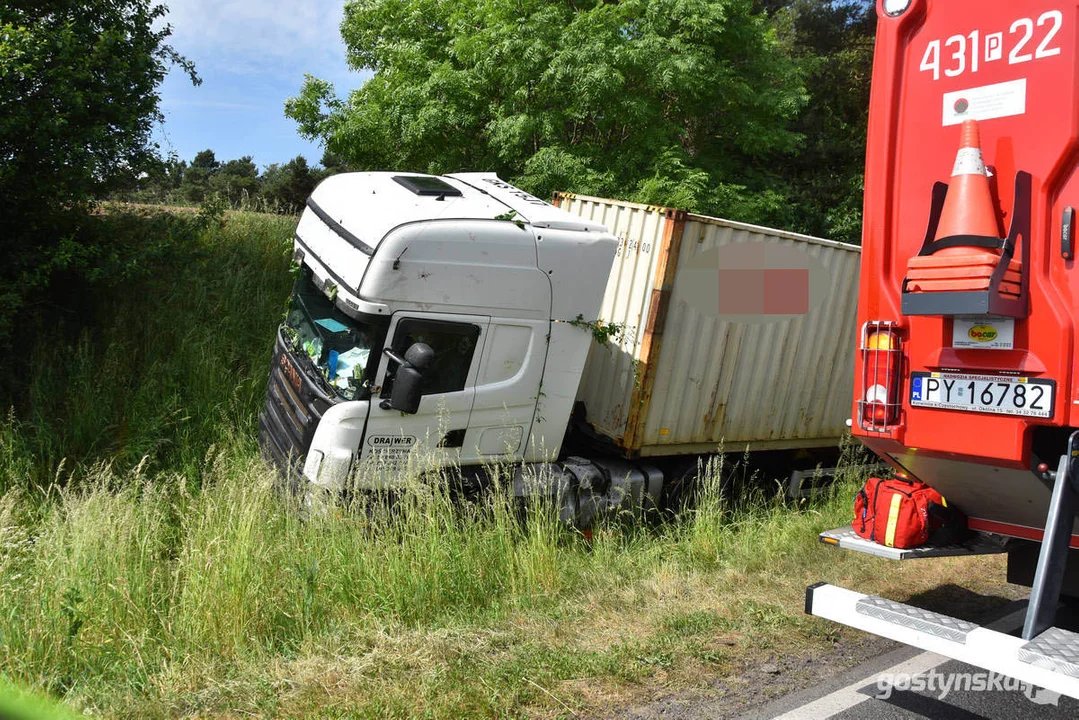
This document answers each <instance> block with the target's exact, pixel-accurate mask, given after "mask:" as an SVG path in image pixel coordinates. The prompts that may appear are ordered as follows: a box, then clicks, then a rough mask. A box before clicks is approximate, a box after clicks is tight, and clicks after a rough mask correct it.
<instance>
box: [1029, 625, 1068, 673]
mask: <svg viewBox="0 0 1079 720" xmlns="http://www.w3.org/2000/svg"><path fill="white" fill-rule="evenodd" d="M1019 659H1020V660H1022V661H1023V662H1025V663H1030V664H1031V665H1034V666H1035V667H1040V668H1044V669H1045V670H1052V671H1053V672H1057V673H1062V674H1064V675H1070V676H1071V677H1073V678H1079V633H1073V632H1071V631H1069V630H1064V629H1062V628H1057V627H1052V628H1049V629H1048V630H1046V631H1045V632H1043V633H1042V634H1041V635H1039V636H1038V637H1036V638H1034V639H1033V640H1031V641H1030V642H1028V643H1027V644H1026V645H1024V646H1023V647H1021V648H1019Z"/></svg>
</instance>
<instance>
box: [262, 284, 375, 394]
mask: <svg viewBox="0 0 1079 720" xmlns="http://www.w3.org/2000/svg"><path fill="white" fill-rule="evenodd" d="M385 333H386V328H385V327H384V326H383V325H381V324H378V323H373V322H364V321H360V320H356V319H355V318H352V317H349V316H348V315H346V314H345V313H343V312H342V311H341V310H340V309H339V308H338V307H337V306H336V305H335V303H334V302H333V301H331V300H330V299H329V298H328V297H326V295H325V293H323V292H322V291H321V290H319V289H318V288H317V287H316V286H315V283H314V282H313V281H312V280H311V272H310V270H308V269H306V268H304V270H303V271H302V272H301V275H300V277H299V278H298V279H297V280H296V286H295V288H293V291H292V301H291V302H290V303H289V310H288V315H287V316H286V318H285V324H284V328H283V334H284V336H285V338H286V340H287V341H288V342H289V343H290V344H291V345H292V351H293V352H294V353H296V354H297V355H302V356H305V357H306V358H307V359H309V360H310V361H311V363H312V364H313V365H314V366H315V368H316V369H317V370H318V372H319V374H320V375H321V376H322V377H323V379H324V380H325V381H326V384H327V385H329V386H330V388H332V389H333V391H334V392H336V393H337V395H339V396H340V397H342V398H344V399H345V400H363V399H365V398H367V397H369V396H370V391H369V390H368V389H367V387H366V381H367V380H368V378H369V375H368V371H369V367H368V366H369V365H374V364H375V363H377V362H378V356H379V354H380V353H381V352H382V342H383V340H384V339H385ZM372 360H373V361H374V362H372Z"/></svg>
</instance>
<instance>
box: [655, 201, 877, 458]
mask: <svg viewBox="0 0 1079 720" xmlns="http://www.w3.org/2000/svg"><path fill="white" fill-rule="evenodd" d="M761 243H763V244H769V245H772V246H779V247H784V248H787V249H788V250H789V251H797V252H802V253H805V254H806V255H808V256H809V258H810V260H809V264H810V265H811V266H813V267H814V268H815V269H814V270H813V272H815V273H817V274H818V275H820V276H822V277H823V278H826V283H827V284H826V285H825V286H824V287H823V289H822V290H821V292H819V293H817V294H816V296H815V297H814V298H813V302H812V303H811V304H810V305H809V308H808V312H806V313H805V314H802V315H796V316H793V317H790V316H784V319H778V320H771V321H769V320H768V318H766V317H762V318H761V319H760V320H759V321H752V322H740V321H731V320H726V319H724V318H723V316H719V315H710V314H706V313H702V312H700V310H699V309H698V308H697V307H695V306H694V305H693V304H691V303H687V302H685V299H684V292H683V290H684V287H683V286H681V285H680V284H679V278H680V277H685V276H686V273H685V270H686V268H688V267H693V266H694V261H695V258H697V257H698V256H700V255H701V254H702V253H707V252H709V251H712V250H716V249H717V248H729V247H730V246H734V245H738V244H749V245H752V244H761ZM860 258H861V253H860V248H858V247H857V246H854V245H847V244H844V243H837V242H833V241H828V240H822V239H820V238H813V237H809V236H805V235H797V234H795V233H788V232H783V231H779V230H771V229H768V228H762V227H758V226H754V225H746V224H742V223H734V222H730V221H726V220H720V219H717V218H711V217H706V216H702V215H690V216H689V217H688V218H687V220H686V223H685V228H684V231H683V237H682V243H681V253H680V256H679V265H678V269H677V270H676V272H675V278H676V279H675V283H674V289H673V292H672V294H671V297H670V306H669V308H668V312H667V320H666V325H665V331H664V339H663V345H662V349H661V351H660V354H659V357H658V358H657V360H656V373H655V380H654V382H653V383H652V386H651V388H650V393H649V407H648V412H647V416H646V421H645V424H644V432H643V437H642V438H641V440H640V442H639V443H638V444H637V447H638V448H639V450H640V453H641V454H642V455H666V454H671V453H673V452H708V451H709V450H714V449H715V447H716V446H717V445H718V444H720V443H722V444H723V446H724V449H725V450H727V451H735V452H737V451H740V450H742V449H744V448H745V447H746V446H747V445H748V446H749V447H750V449H766V448H793V447H814V446H822V445H825V444H831V443H832V442H835V441H838V439H839V438H840V437H842V435H843V434H844V432H845V431H846V421H847V419H848V418H849V417H850V403H851V396H852V392H853V382H854V377H853V372H854V370H853V369H854V349H855V346H856V336H857V328H856V323H857V314H856V309H857V301H858V269H859V261H860ZM679 273H681V276H680V275H679ZM717 282H718V276H717ZM818 282H819V280H818Z"/></svg>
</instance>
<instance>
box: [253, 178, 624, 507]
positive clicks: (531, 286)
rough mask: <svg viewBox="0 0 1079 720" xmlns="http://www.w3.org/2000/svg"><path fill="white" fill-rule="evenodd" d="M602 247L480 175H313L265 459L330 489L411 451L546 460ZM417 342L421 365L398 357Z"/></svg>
mask: <svg viewBox="0 0 1079 720" xmlns="http://www.w3.org/2000/svg"><path fill="white" fill-rule="evenodd" d="M615 246H616V240H615V238H614V237H613V236H612V235H611V234H610V233H608V232H607V229H606V228H605V227H604V226H603V225H601V224H599V223H595V222H590V221H587V220H584V219H582V218H579V217H574V216H573V215H570V214H569V213H567V212H565V211H563V210H559V209H558V208H556V207H554V206H552V205H549V204H548V203H546V202H544V201H542V200H540V199H538V198H536V197H533V196H532V195H529V194H528V193H525V192H523V191H521V190H518V189H517V188H514V187H513V186H511V185H509V184H507V183H505V182H503V181H501V180H499V179H498V178H497V177H496V176H495V175H494V174H491V173H464V174H458V175H451V176H446V177H434V176H430V175H419V174H406V173H387V172H372V173H347V174H341V175H336V176H333V177H331V178H329V179H327V180H325V181H324V182H323V183H321V184H320V185H319V186H318V188H317V189H316V190H315V192H314V194H313V195H312V196H311V198H310V199H309V200H308V202H307V209H306V210H305V212H304V214H303V216H302V218H301V220H300V223H299V226H298V227H297V229H296V237H295V253H294V260H295V263H296V265H298V266H299V278H298V280H297V283H296V288H295V291H294V294H293V296H292V299H291V303H290V308H289V311H288V314H287V318H286V322H285V323H284V325H282V327H281V329H280V331H279V335H278V338H277V343H276V349H275V356H274V362H273V369H272V372H271V378H270V384H269V388H268V391H267V402H266V407H265V410H264V411H263V413H262V414H261V416H260V439H261V443H262V446H263V448H264V450H265V452H266V453H267V455H269V456H270V457H272V458H273V459H274V460H276V461H277V462H278V464H279V465H281V466H285V467H287V466H289V465H293V464H296V465H297V466H298V467H302V474H303V476H304V477H305V478H306V479H307V480H308V481H310V482H311V483H315V484H317V485H320V486H323V487H326V488H330V489H332V488H336V487H340V486H341V485H342V484H343V483H344V482H345V480H346V478H347V477H348V475H349V472H350V470H351V469H353V468H355V467H358V464H362V463H365V462H367V461H378V462H379V463H380V464H381V466H384V465H387V464H389V465H391V466H392V465H394V464H396V463H398V462H400V461H401V460H403V459H404V457H405V456H407V454H408V453H410V452H412V451H414V450H420V451H422V452H424V453H425V454H426V456H427V457H428V458H432V457H433V458H435V460H436V463H437V464H439V465H445V466H450V465H477V464H481V463H484V462H490V461H514V462H520V461H525V462H540V461H546V460H553V459H554V458H556V457H557V456H558V454H559V451H560V448H561V445H562V439H563V435H564V434H565V431H566V427H567V423H568V420H569V415H570V411H571V409H572V405H573V402H574V398H575V396H576V394H577V385H578V383H579V381H580V378H581V372H582V370H583V367H584V363H585V356H586V354H587V353H588V349H589V345H590V344H591V342H592V336H591V333H590V332H589V330H588V329H587V328H582V327H580V326H577V325H573V324H570V322H571V321H574V320H575V319H578V318H586V319H594V318H595V317H596V313H597V311H598V308H599V304H600V301H601V299H602V297H603V292H604V288H605V286H606V282H607V276H608V273H609V272H610V268H611V263H612V260H613V258H614V253H615ZM421 344H422V345H426V346H427V347H429V348H430V351H431V353H429V355H428V356H425V357H424V360H423V364H426V365H427V366H426V367H422V368H420V367H415V368H413V367H411V366H412V363H408V362H403V361H407V360H408V359H410V358H409V357H408V354H409V351H410V348H414V347H415V348H417V350H422V345H421ZM412 354H413V356H414V355H415V352H413V353H412ZM402 367H408V368H409V369H410V370H411V372H410V373H404V374H402V372H401V368H402ZM406 374H409V375H412V376H413V377H414V380H415V381H414V382H412V381H409V382H412V386H411V388H409V394H412V395H413V397H412V398H410V399H409V398H406V399H404V400H402V397H404V396H403V395H402V393H401V392H400V390H401V389H400V388H399V389H398V390H399V391H398V393H397V394H395V393H394V388H393V385H394V379H395V376H401V377H404V375H406ZM400 384H401V385H404V384H405V383H404V382H402V383H400ZM402 404H403V405H410V404H411V405H414V407H405V406H403V405H402ZM301 461H302V466H300V465H298V463H299V462H301ZM368 477H370V478H375V477H378V474H377V473H372V474H368Z"/></svg>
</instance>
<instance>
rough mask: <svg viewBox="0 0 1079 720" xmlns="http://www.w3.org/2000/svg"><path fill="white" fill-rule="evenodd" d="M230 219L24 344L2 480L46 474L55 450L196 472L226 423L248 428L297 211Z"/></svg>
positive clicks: (278, 311) (241, 430)
mask: <svg viewBox="0 0 1079 720" xmlns="http://www.w3.org/2000/svg"><path fill="white" fill-rule="evenodd" d="M227 217H228V219H227V222H226V223H225V224H223V225H213V226H211V227H210V228H209V229H208V230H206V231H205V232H204V233H203V234H202V236H201V239H200V241H199V242H198V244H197V246H196V247H194V248H193V249H192V252H191V253H190V254H189V255H188V256H186V257H182V258H178V259H177V260H176V262H178V263H180V265H179V266H175V265H170V266H166V267H163V268H160V269H159V270H158V271H157V272H155V273H154V274H153V275H152V276H150V277H148V278H145V279H143V280H140V281H139V282H137V283H133V284H131V285H130V286H127V287H122V288H118V289H116V290H114V291H111V292H110V293H108V297H105V298H103V299H102V298H97V299H96V300H95V302H92V303H91V302H85V303H80V302H79V301H78V299H76V300H75V301H74V303H73V307H72V308H70V310H69V312H68V319H67V320H66V322H65V323H64V325H65V327H60V328H49V327H46V328H42V329H41V332H40V337H39V339H38V340H37V342H35V343H29V342H24V343H23V345H22V347H21V348H20V352H24V353H28V354H29V356H30V358H31V362H29V363H28V367H29V368H30V369H31V372H30V377H29V378H27V379H26V381H25V382H24V383H22V384H21V386H20V387H19V388H18V391H17V392H16V394H15V397H12V398H10V399H9V401H10V402H11V403H12V404H14V405H15V406H16V407H18V408H19V412H18V417H16V416H15V415H9V416H8V418H7V420H6V422H4V423H3V424H2V426H0V491H2V490H3V489H5V488H9V487H13V486H18V485H20V484H21V485H22V486H23V487H25V484H26V483H27V482H31V484H35V485H40V484H43V483H48V482H51V481H52V480H54V479H55V471H56V468H57V467H58V466H59V465H60V463H61V462H62V461H66V463H67V469H68V470H71V469H73V468H72V466H73V464H74V465H79V464H82V465H86V464H87V463H88V462H89V463H92V462H93V461H95V460H100V459H106V460H109V461H110V462H113V463H115V464H116V466H117V467H125V468H126V467H133V466H134V465H136V464H137V463H139V462H140V461H142V459H143V458H144V457H148V458H149V462H150V463H151V464H152V465H153V466H154V467H157V468H169V469H175V470H179V471H181V472H184V473H193V472H196V471H197V469H198V466H199V463H200V462H201V461H202V458H203V456H204V454H205V452H206V451H207V449H208V448H209V447H210V446H211V445H212V444H213V443H215V442H217V441H218V440H219V439H220V438H221V434H222V431H223V429H230V430H233V431H236V432H237V433H238V434H241V435H246V436H251V435H253V430H254V428H255V423H256V418H257V410H258V407H259V405H260V403H261V401H262V394H263V392H264V389H265V382H266V374H267V368H268V367H269V361H270V352H271V349H272V342H273V332H274V328H275V327H276V324H277V323H278V322H279V321H280V318H281V315H282V312H283V308H284V301H285V298H286V297H287V295H288V291H289V287H290V284H291V278H290V276H289V273H288V266H289V256H290V253H291V244H292V229H293V227H294V226H295V222H296V220H295V218H290V217H278V216H269V215H256V214H253V213H229V215H228V216H227ZM71 328H75V329H74V330H71ZM65 330H66V331H67V332H65ZM28 465H30V466H32V467H28ZM62 477H67V476H66V475H64V476H62ZM13 484H14V485H13Z"/></svg>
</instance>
